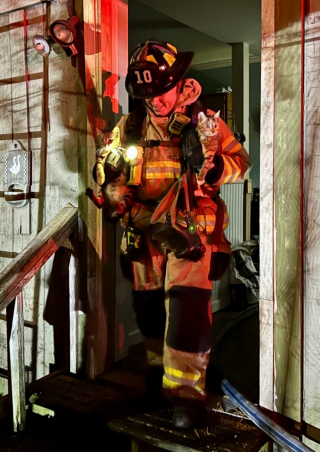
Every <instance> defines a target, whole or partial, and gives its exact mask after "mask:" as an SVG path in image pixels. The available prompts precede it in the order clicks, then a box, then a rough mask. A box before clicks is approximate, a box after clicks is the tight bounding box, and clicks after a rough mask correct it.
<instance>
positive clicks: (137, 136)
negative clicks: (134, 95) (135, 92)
mask: <svg viewBox="0 0 320 452" xmlns="http://www.w3.org/2000/svg"><path fill="white" fill-rule="evenodd" d="M145 116H146V110H145V106H144V104H143V103H141V105H140V106H139V107H138V108H136V109H135V110H133V111H132V112H131V113H130V114H129V116H128V120H127V128H126V130H125V134H126V137H127V144H131V143H137V142H139V141H140V140H141V128H142V124H143V120H144V118H145Z"/></svg>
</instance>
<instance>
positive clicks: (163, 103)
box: [146, 86, 178, 116]
mask: <svg viewBox="0 0 320 452" xmlns="http://www.w3.org/2000/svg"><path fill="white" fill-rule="evenodd" d="M177 99H178V90H177V87H176V86H175V87H174V88H172V89H171V90H170V91H168V92H167V93H165V94H162V96H158V97H154V98H153V99H146V104H147V105H148V107H149V108H151V109H152V110H153V111H154V113H155V114H156V115H157V116H167V115H168V114H169V113H170V112H171V110H172V109H173V107H174V106H175V104H176V103H177Z"/></svg>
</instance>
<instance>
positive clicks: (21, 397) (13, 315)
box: [7, 291, 26, 432]
mask: <svg viewBox="0 0 320 452" xmlns="http://www.w3.org/2000/svg"><path fill="white" fill-rule="evenodd" d="M7 337H8V375H9V385H8V386H9V394H10V396H11V402H12V416H13V429H14V431H15V432H22V431H23V430H24V429H25V422H26V392H25V363H24V317H23V293H22V291H21V292H19V293H18V295H17V296H16V297H15V298H14V299H13V300H12V302H11V303H10V304H9V305H8V307H7Z"/></svg>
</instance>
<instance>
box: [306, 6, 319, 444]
mask: <svg viewBox="0 0 320 452" xmlns="http://www.w3.org/2000/svg"><path fill="white" fill-rule="evenodd" d="M319 11H320V1H319V0H314V1H313V2H312V12H310V13H309V16H308V17H307V20H306V47H305V218H306V222H305V294H304V305H305V308H304V327H305V334H304V388H303V394H304V420H305V421H306V422H307V423H308V424H311V425H312V426H315V427H317V428H320V411H319V404H320V379H319V369H320V355H319V350H320V301H319V300H320V273H319V268H320V253H319V244H320V223H319V215H320V204H319V190H320V184H319V174H320V141H319V139H320V116H319V102H320V66H319V58H320V41H319V39H320V27H319V25H320V18H319ZM308 445H309V446H310V447H311V448H312V449H314V450H320V446H319V445H317V447H316V448H315V444H314V443H313V444H311V443H310V444H308Z"/></svg>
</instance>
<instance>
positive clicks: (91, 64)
mask: <svg viewBox="0 0 320 452" xmlns="http://www.w3.org/2000/svg"><path fill="white" fill-rule="evenodd" d="M101 1H102V2H103V1H105V0H101ZM101 1H100V0H84V2H83V20H84V24H85V28H84V51H85V77H86V95H87V175H86V176H87V177H86V179H87V181H88V185H89V186H90V185H91V186H92V185H94V184H93V181H92V167H93V165H94V163H95V149H96V145H95V136H96V130H95V129H96V126H98V127H99V126H101V125H102V127H100V128H102V129H103V126H104V125H103V122H102V121H103V120H102V118H101V112H102V94H103V91H102V89H103V87H102V66H101ZM85 222H86V228H87V236H88V263H87V265H88V268H87V281H88V282H87V283H88V308H87V337H86V339H87V352H86V356H87V363H86V373H87V375H88V377H89V378H94V377H95V376H96V375H97V374H98V373H101V372H103V366H102V365H101V364H100V363H101V362H103V361H104V360H105V357H106V347H107V340H106V334H107V331H106V325H107V321H106V313H105V311H104V309H103V299H102V244H101V241H102V213H101V211H100V210H98V209H97V208H96V207H95V206H94V205H93V203H92V202H91V201H90V200H87V217H86V218H85ZM100 339H101V346H100V343H99V342H100ZM103 340H104V342H105V343H104V344H103Z"/></svg>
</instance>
